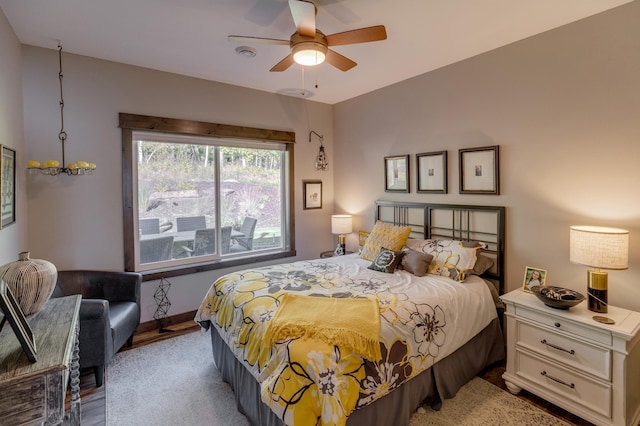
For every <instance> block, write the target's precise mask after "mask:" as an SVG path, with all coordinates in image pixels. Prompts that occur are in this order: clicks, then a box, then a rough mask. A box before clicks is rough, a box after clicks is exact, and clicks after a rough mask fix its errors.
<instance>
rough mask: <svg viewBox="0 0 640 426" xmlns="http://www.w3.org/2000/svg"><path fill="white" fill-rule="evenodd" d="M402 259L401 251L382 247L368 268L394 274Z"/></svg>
mask: <svg viewBox="0 0 640 426" xmlns="http://www.w3.org/2000/svg"><path fill="white" fill-rule="evenodd" d="M401 259H402V252H401V251H393V250H389V249H386V248H384V247H382V248H381V249H380V253H378V255H377V256H376V258H375V259H374V260H373V263H371V265H369V266H368V268H369V269H373V270H374V271H379V272H386V273H387V274H393V271H395V270H396V268H397V267H398V263H400V260H401Z"/></svg>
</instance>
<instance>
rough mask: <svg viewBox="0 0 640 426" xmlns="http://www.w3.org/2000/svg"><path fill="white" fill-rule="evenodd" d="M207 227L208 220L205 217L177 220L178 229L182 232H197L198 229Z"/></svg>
mask: <svg viewBox="0 0 640 426" xmlns="http://www.w3.org/2000/svg"><path fill="white" fill-rule="evenodd" d="M206 227H207V220H206V219H205V217H204V216H187V217H178V218H176V229H177V231H178V232H181V231H197V230H198V229H205V228H206Z"/></svg>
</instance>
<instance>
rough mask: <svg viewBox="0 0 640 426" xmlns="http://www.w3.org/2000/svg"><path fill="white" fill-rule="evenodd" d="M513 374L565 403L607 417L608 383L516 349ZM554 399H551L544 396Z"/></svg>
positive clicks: (609, 407)
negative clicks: (515, 373)
mask: <svg viewBox="0 0 640 426" xmlns="http://www.w3.org/2000/svg"><path fill="white" fill-rule="evenodd" d="M516 365H517V366H518V367H517V371H518V372H517V375H518V376H520V377H522V378H524V379H526V380H528V381H530V382H533V383H535V384H536V385H538V386H541V387H543V388H545V389H546V390H547V391H550V392H553V393H554V394H556V395H557V397H558V398H561V399H563V400H565V401H566V402H568V403H571V404H576V405H580V406H582V407H583V409H586V410H588V411H591V412H593V413H597V414H598V415H601V416H605V417H606V418H611V385H609V384H606V383H603V382H600V381H597V380H595V379H589V378H588V377H585V376H582V375H581V374H578V373H574V372H572V371H570V370H568V369H566V368H563V367H562V366H560V365H557V364H554V363H551V362H547V361H546V360H543V359H540V358H537V357H535V356H533V355H531V354H529V353H527V352H525V351H522V350H516ZM546 399H547V400H548V401H549V402H554V401H553V398H549V397H547V398H546Z"/></svg>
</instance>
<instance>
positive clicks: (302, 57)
mask: <svg viewBox="0 0 640 426" xmlns="http://www.w3.org/2000/svg"><path fill="white" fill-rule="evenodd" d="M292 51H293V60H294V61H296V62H297V63H298V64H300V65H307V66H313V65H320V64H321V63H323V62H324V60H325V57H326V54H327V46H325V45H323V44H321V43H317V42H314V41H310V42H303V43H298V44H296V45H295V46H294V47H293V49H292Z"/></svg>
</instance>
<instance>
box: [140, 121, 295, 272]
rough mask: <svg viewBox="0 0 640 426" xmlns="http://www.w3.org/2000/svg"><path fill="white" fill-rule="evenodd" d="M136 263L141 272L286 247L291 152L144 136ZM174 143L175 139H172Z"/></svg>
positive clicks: (214, 141)
mask: <svg viewBox="0 0 640 426" xmlns="http://www.w3.org/2000/svg"><path fill="white" fill-rule="evenodd" d="M135 136H136V135H134V140H135V141H136V154H137V161H136V163H137V168H136V170H137V196H138V204H137V206H136V207H137V217H138V228H137V230H138V235H136V238H137V251H138V260H139V261H138V264H139V265H140V268H142V269H149V268H157V267H167V266H171V265H182V264H187V263H191V262H202V261H206V260H209V259H211V260H215V259H220V258H226V257H245V256H252V255H255V254H259V253H264V252H267V251H269V250H282V249H283V248H284V247H285V244H284V239H283V238H282V236H283V235H284V226H285V224H286V220H285V214H286V209H285V199H284V194H285V189H284V188H285V187H286V185H285V173H284V172H285V167H284V166H283V165H284V162H285V159H286V158H287V156H286V151H284V150H282V146H278V145H276V144H269V145H267V144H265V145H264V146H265V147H264V148H257V147H255V146H256V143H255V142H250V143H247V144H246V145H247V147H240V146H239V145H241V144H240V143H239V142H237V141H234V142H233V145H232V146H225V145H223V144H222V143H221V141H219V140H215V139H206V140H205V138H201V139H200V141H201V142H206V143H193V142H198V141H199V139H198V138H188V139H186V138H184V137H180V136H175V137H173V138H172V135H168V134H161V135H159V136H158V137H155V138H154V137H153V135H149V134H144V133H140V134H138V135H137V137H135ZM172 140H173V142H172Z"/></svg>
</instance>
